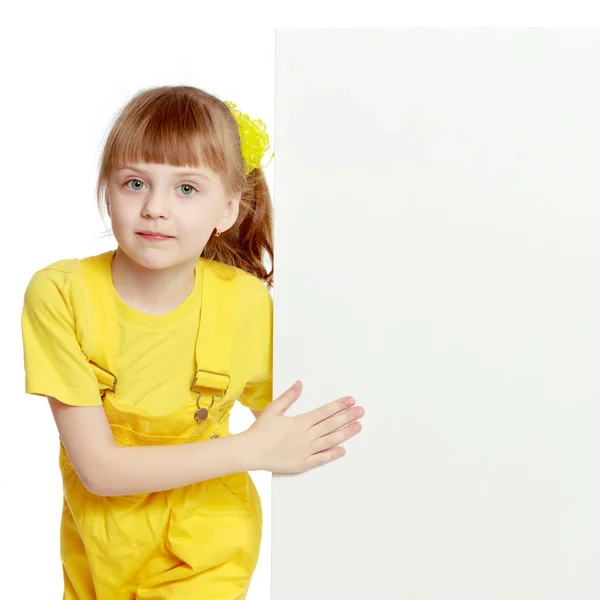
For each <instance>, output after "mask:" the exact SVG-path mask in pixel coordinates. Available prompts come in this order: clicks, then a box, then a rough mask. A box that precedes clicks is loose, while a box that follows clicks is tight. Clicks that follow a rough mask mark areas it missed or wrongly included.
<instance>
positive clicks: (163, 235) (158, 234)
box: [137, 231, 173, 238]
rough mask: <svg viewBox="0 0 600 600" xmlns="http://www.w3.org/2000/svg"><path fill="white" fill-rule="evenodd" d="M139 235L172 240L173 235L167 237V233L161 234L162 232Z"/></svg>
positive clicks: (143, 232)
mask: <svg viewBox="0 0 600 600" xmlns="http://www.w3.org/2000/svg"><path fill="white" fill-rule="evenodd" d="M137 233H138V235H144V236H149V237H160V238H171V237H173V236H172V235H167V234H166V233H161V232H160V231H138V232H137Z"/></svg>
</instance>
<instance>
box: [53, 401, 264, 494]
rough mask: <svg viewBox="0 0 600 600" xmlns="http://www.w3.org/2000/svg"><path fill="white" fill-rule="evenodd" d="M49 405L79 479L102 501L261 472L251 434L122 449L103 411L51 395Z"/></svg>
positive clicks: (101, 408)
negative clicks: (240, 473) (228, 476)
mask: <svg viewBox="0 0 600 600" xmlns="http://www.w3.org/2000/svg"><path fill="white" fill-rule="evenodd" d="M48 402H49V403H50V408H51V410H52V414H53V416H54V420H55V422H56V426H57V428H58V431H59V434H60V439H61V441H62V443H63V446H64V447H65V450H66V451H67V455H68V457H69V460H70V461H71V464H72V465H73V468H74V470H75V472H76V473H77V476H78V477H79V479H80V480H81V482H82V483H83V485H84V486H85V487H86V488H87V489H88V490H89V491H90V492H92V493H93V494H96V495H98V496H125V495H130V494H146V493H150V492H159V491H163V490H169V489H173V488H176V487H181V486H185V485H190V484H193V483H197V482H199V481H204V480H206V479H213V478H215V477H221V476H224V475H229V474H231V473H239V472H241V471H249V470H257V469H260V467H259V466H258V465H255V464H254V462H253V456H252V452H251V447H250V446H249V442H248V438H247V436H246V435H245V433H246V432H242V433H239V434H235V435H231V436H225V437H222V438H215V439H214V440H212V439H211V440H205V441H201V442H191V443H184V444H170V445H157V446H119V445H118V444H117V443H116V441H115V438H114V436H113V433H112V430H111V428H110V424H109V422H108V419H107V418H106V413H105V412H104V407H103V406H72V405H69V404H65V403H63V402H61V401H59V400H57V399H56V398H53V397H52V396H48ZM253 412H254V411H253ZM257 412H258V411H257ZM258 414H260V413H258Z"/></svg>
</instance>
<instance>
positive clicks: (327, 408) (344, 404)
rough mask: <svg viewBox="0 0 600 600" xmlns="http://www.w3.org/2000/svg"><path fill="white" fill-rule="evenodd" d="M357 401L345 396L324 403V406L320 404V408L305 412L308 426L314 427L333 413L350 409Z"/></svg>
mask: <svg viewBox="0 0 600 600" xmlns="http://www.w3.org/2000/svg"><path fill="white" fill-rule="evenodd" d="M355 402H356V400H355V399H354V398H352V397H351V396H344V397H343V398H339V399H338V400H334V401H333V402H329V403H328V404H324V405H323V406H319V407H318V408H315V409H314V410H311V411H309V412H307V413H305V414H304V415H303V417H305V418H306V420H307V422H308V426H309V427H313V426H315V425H316V424H317V423H321V422H322V421H325V420H326V419H329V418H330V417H332V416H333V415H335V414H337V413H339V412H341V411H343V410H346V409H348V408H349V407H350V406H352V405H353V404H354V403H355Z"/></svg>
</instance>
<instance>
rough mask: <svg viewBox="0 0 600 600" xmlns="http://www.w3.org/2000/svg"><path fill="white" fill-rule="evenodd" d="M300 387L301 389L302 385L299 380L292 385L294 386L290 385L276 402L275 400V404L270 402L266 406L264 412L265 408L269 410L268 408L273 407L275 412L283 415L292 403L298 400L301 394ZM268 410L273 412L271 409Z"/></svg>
mask: <svg viewBox="0 0 600 600" xmlns="http://www.w3.org/2000/svg"><path fill="white" fill-rule="evenodd" d="M302 387H303V383H302V382H301V381H300V380H298V381H296V383H294V385H292V386H291V387H289V388H288V389H287V390H285V392H283V394H281V396H279V397H278V398H277V400H275V402H271V404H268V405H267V407H266V408H265V410H266V409H267V408H269V407H270V406H273V405H274V406H275V408H276V410H277V411H278V412H279V413H280V414H285V411H286V410H287V409H288V408H289V407H290V406H291V405H292V404H293V403H294V402H296V400H298V398H300V394H301V393H302ZM269 410H273V409H269Z"/></svg>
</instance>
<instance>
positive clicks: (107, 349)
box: [80, 250, 117, 400]
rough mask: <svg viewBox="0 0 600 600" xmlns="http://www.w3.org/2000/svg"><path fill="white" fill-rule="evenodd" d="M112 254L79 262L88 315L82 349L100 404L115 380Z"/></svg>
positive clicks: (114, 385) (114, 305)
mask: <svg viewBox="0 0 600 600" xmlns="http://www.w3.org/2000/svg"><path fill="white" fill-rule="evenodd" d="M113 253H114V251H113V250H111V251H109V252H105V253H103V254H99V255H96V256H89V257H86V258H83V259H81V261H80V262H81V272H82V275H83V279H84V283H85V285H84V293H85V295H86V296H87V298H86V305H87V306H88V308H89V310H90V311H91V312H88V315H87V322H86V335H85V343H84V345H83V347H82V350H83V352H84V354H85V355H86V357H87V360H88V362H89V363H90V365H91V367H92V369H93V371H94V374H95V375H96V379H97V380H98V386H99V389H100V395H101V396H102V399H103V400H104V395H105V394H106V391H107V390H110V391H112V392H114V391H115V389H116V386H117V377H116V375H115V369H116V363H117V308H116V302H115V297H114V293H115V292H114V287H113V283H112V275H111V262H112V256H113Z"/></svg>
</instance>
